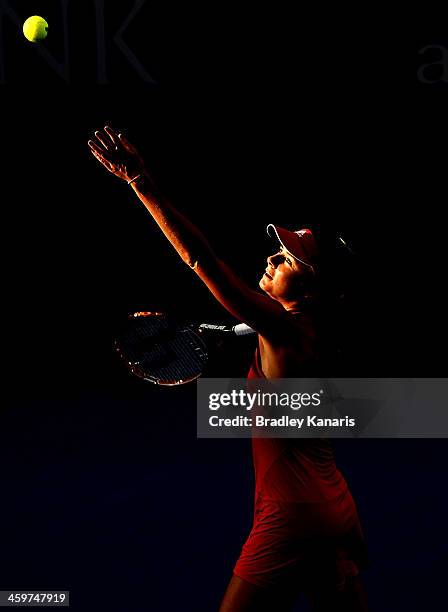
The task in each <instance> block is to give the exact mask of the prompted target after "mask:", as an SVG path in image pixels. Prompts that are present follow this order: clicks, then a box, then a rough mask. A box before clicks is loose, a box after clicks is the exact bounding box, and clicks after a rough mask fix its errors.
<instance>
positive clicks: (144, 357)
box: [115, 312, 256, 386]
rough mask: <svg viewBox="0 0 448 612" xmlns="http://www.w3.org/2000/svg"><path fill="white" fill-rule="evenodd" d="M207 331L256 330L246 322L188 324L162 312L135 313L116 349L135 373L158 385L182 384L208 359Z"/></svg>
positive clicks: (198, 372) (244, 332)
mask: <svg viewBox="0 0 448 612" xmlns="http://www.w3.org/2000/svg"><path fill="white" fill-rule="evenodd" d="M205 331H209V332H210V333H213V334H216V335H218V336H220V337H222V336H225V335H233V334H235V335H237V336H244V335H247V334H255V333H256V332H255V330H253V329H252V328H251V327H249V326H248V325H245V324H244V323H241V324H239V325H234V326H233V327H228V326H226V325H211V324H207V323H201V324H188V325H186V324H182V323H178V322H176V321H174V319H171V318H170V317H169V316H168V315H166V314H163V313H160V312H135V313H134V314H133V315H131V316H130V317H129V319H128V321H127V323H126V325H125V326H124V329H123V331H122V332H121V334H120V335H119V337H118V338H117V340H116V341H115V348H116V350H117V351H118V353H119V355H120V356H121V358H122V359H123V360H124V361H125V363H126V365H127V367H128V369H129V371H130V372H131V373H132V374H134V375H135V376H138V377H139V378H142V379H143V380H147V381H149V382H152V383H154V384H157V385H168V386H172V385H182V384H185V383H188V382H191V381H193V380H196V379H197V378H199V376H200V375H201V374H202V372H203V370H204V367H205V365H206V363H207V361H208V346H207V343H206V341H205V334H204V332H205Z"/></svg>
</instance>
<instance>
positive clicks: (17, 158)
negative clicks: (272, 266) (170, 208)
mask: <svg viewBox="0 0 448 612" xmlns="http://www.w3.org/2000/svg"><path fill="white" fill-rule="evenodd" d="M64 6H67V11H68V13H67V15H68V20H67V36H66V37H65V36H64V34H63V27H62V24H63V8H64ZM134 6H135V5H134V3H133V2H131V1H122V2H120V3H113V2H112V1H111V0H110V1H109V2H104V23H105V28H104V36H103V34H102V33H101V32H100V31H99V29H98V28H97V27H96V25H95V24H96V21H95V14H96V13H95V11H97V13H101V12H102V10H103V9H102V7H103V3H102V2H99V1H97V2H94V1H92V2H83V3H78V2H76V3H75V2H74V1H73V2H70V1H69V2H66V3H64V2H62V1H61V2H43V1H40V2H35V3H34V2H15V1H13V0H10V2H5V1H2V2H0V10H1V11H2V13H1V21H0V61H1V62H2V63H1V66H2V74H1V78H2V80H3V83H2V84H1V85H0V96H1V97H0V100H1V110H2V120H1V132H0V134H1V136H0V146H1V149H2V156H1V185H2V187H1V195H0V198H1V204H2V241H1V244H2V251H3V252H2V258H3V275H2V288H3V291H2V296H3V298H2V307H3V321H4V333H3V334H2V346H3V347H4V351H3V356H4V361H5V362H6V364H5V365H6V367H5V368H4V373H5V374H4V382H3V385H4V398H5V402H4V407H3V408H2V411H1V413H0V436H1V438H0V439H1V445H0V457H1V466H2V468H3V469H2V485H3V486H2V502H1V506H0V508H1V510H0V542H1V546H0V588H1V589H36V590H37V589H39V590H42V589H69V590H70V591H71V602H72V607H73V608H74V609H76V610H83V611H90V610H100V609H101V610H117V611H123V610H129V611H132V612H140V611H143V610H151V612H153V611H154V612H162V611H163V612H164V611H165V610H184V611H187V610H188V611H191V612H202V611H204V612H209V611H210V612H212V611H213V610H216V609H217V607H218V604H219V601H220V598H221V596H222V593H223V591H224V589H225V586H226V584H227V581H228V579H229V577H230V575H231V571H232V567H233V564H234V562H235V560H236V558H237V556H238V554H239V550H240V548H241V545H242V543H243V542H244V538H245V536H246V535H247V533H248V530H249V528H250V521H251V511H252V487H253V482H252V475H251V458H250V447H249V444H248V443H247V441H240V440H235V441H228V440H196V432H195V388H194V385H192V386H186V387H183V388H179V389H170V390H168V391H166V390H165V391H163V390H159V389H156V388H153V387H151V386H149V385H146V384H145V383H142V382H140V381H138V380H136V379H132V378H131V377H130V375H129V374H128V373H127V372H126V371H125V369H124V368H123V367H122V365H121V364H120V363H119V362H118V361H117V359H116V357H115V355H114V353H113V350H112V344H113V339H114V334H115V331H116V330H117V328H118V327H119V326H120V324H121V322H122V321H123V320H124V318H125V317H126V316H127V314H128V313H130V312H133V311H135V310H147V309H162V310H170V311H173V312H179V308H181V310H182V314H183V315H185V316H187V317H188V316H191V318H192V319H195V320H205V321H218V322H220V321H228V320H229V318H228V315H227V314H226V313H225V312H224V311H223V310H222V309H221V308H220V307H219V306H218V305H216V304H215V303H214V301H213V299H212V298H211V297H210V296H209V295H208V293H207V291H206V290H205V289H204V288H203V287H202V286H201V284H200V282H199V281H198V279H196V278H195V276H194V275H193V274H192V273H191V272H190V271H189V270H188V269H186V268H185V267H184V266H183V264H182V263H179V262H178V259H177V255H176V254H175V252H174V251H173V250H172V248H171V247H170V246H169V245H168V244H165V242H164V239H163V237H161V236H160V235H159V234H158V232H157V230H156V228H155V226H154V224H153V222H152V221H151V219H150V218H149V216H148V215H147V214H146V213H145V211H144V209H143V207H142V206H140V205H139V204H138V202H136V199H135V196H134V194H133V193H132V192H131V190H130V189H129V188H128V187H127V186H126V185H124V184H122V183H121V182H120V181H119V180H118V179H116V178H115V177H113V176H110V175H108V174H107V172H106V171H105V170H103V169H102V168H101V167H99V165H98V164H97V162H96V160H94V159H93V158H92V157H91V156H90V154H89V152H88V148H87V146H86V141H87V139H88V138H89V137H91V135H92V132H93V131H94V130H95V129H97V128H99V127H101V126H102V125H104V123H105V122H108V123H111V124H112V125H114V126H116V127H118V128H120V129H123V130H124V131H125V133H126V134H127V135H128V137H129V139H130V140H131V141H132V142H134V143H135V144H136V145H137V146H138V147H139V148H140V150H141V151H142V153H143V155H144V157H145V158H146V159H147V160H148V165H149V166H150V167H151V170H152V172H153V175H154V176H155V177H156V179H157V181H158V182H159V184H160V185H161V187H162V188H163V190H164V191H165V193H166V194H167V195H168V196H169V197H170V198H171V199H172V201H173V202H174V203H176V205H178V207H179V208H180V209H181V210H183V211H185V212H186V213H187V214H188V215H190V216H191V218H192V219H193V220H194V221H195V222H196V223H197V224H198V225H199V226H200V227H201V228H202V229H203V230H204V231H205V232H206V234H207V236H209V238H210V241H211V242H212V244H214V245H215V246H216V249H217V251H218V252H219V253H220V254H221V255H222V257H224V258H225V259H226V260H227V261H228V262H229V263H231V264H232V265H233V266H234V267H235V268H236V269H237V270H238V271H239V273H240V274H241V275H242V276H243V277H244V278H245V279H246V280H247V282H249V283H251V284H253V285H256V283H257V279H258V278H259V276H260V274H261V272H262V271H263V270H264V268H265V258H266V256H267V255H269V254H270V253H271V248H272V246H271V244H270V242H269V240H268V238H267V237H266V236H265V233H264V232H265V226H266V224H267V223H270V222H274V223H277V224H284V225H286V226H289V227H291V228H295V227H299V226H301V225H306V224H307V223H317V224H322V225H326V226H327V227H329V228H331V229H334V230H338V231H341V232H343V233H344V235H345V236H346V238H348V239H350V240H351V242H352V245H353V247H354V248H355V250H356V252H357V253H358V257H359V261H360V262H361V266H360V274H359V278H358V281H357V286H358V289H359V291H358V298H357V302H356V311H355V316H354V317H353V321H352V323H353V326H352V332H351V333H350V335H349V344H350V346H351V348H352V355H353V359H352V363H351V367H350V370H349V371H347V375H348V376H405V377H406V376H443V375H444V372H445V365H446V356H444V347H445V346H446V343H445V338H446V332H445V329H446V326H445V304H444V297H443V296H444V293H445V291H444V289H445V284H446V268H445V262H446V256H445V244H446V235H445V234H446V230H445V225H444V221H442V218H443V217H442V213H443V211H444V208H445V206H446V203H445V191H446V178H445V177H446V168H445V163H446V146H445V137H446V132H447V129H446V123H447V118H446V117H447V113H446V112H445V106H446V101H447V95H448V94H447V88H448V84H447V83H445V82H443V81H442V82H440V81H439V82H436V83H434V84H426V83H423V82H421V81H420V80H419V78H418V75H417V72H416V71H415V72H414V64H413V63H412V61H411V57H412V56H411V53H414V52H415V51H414V50H415V46H414V42H413V43H410V42H409V39H408V34H407V33H408V32H409V27H408V25H409V24H408V23H407V21H408V20H407V18H406V16H405V15H404V14H398V13H399V11H398V10H397V14H392V11H391V9H390V7H381V6H378V5H377V4H375V5H373V4H370V5H367V6H363V8H360V7H359V6H356V7H345V8H344V7H341V6H338V7H337V8H329V7H327V6H324V5H321V4H318V5H315V6H314V8H310V7H307V8H306V9H304V8H301V7H300V6H299V7H297V6H295V7H293V6H292V5H290V4H287V3H276V4H275V6H274V5H272V6H266V7H264V8H263V7H260V5H259V3H252V2H248V3H245V4H244V8H243V5H242V4H241V3H236V2H226V3H225V4H218V5H210V3H208V4H206V3H198V2H196V3H188V4H187V5H185V3H184V5H182V6H178V5H177V4H175V3H174V2H171V1H167V0H164V1H163V2H162V1H151V0H148V1H147V2H142V3H141V8H140V9H139V10H138V14H137V16H136V18H135V19H133V20H132V21H131V22H130V23H129V26H128V27H127V28H126V29H125V30H124V32H123V40H124V41H125V42H126V43H127V44H128V45H129V47H130V48H132V50H133V53H134V57H135V58H137V60H138V63H139V65H140V66H144V68H145V70H146V73H147V74H149V75H150V76H151V79H152V80H153V83H150V82H149V81H148V80H145V78H143V77H142V72H140V73H139V72H138V71H137V69H136V67H137V64H136V62H135V60H134V61H129V59H127V58H126V57H125V55H124V54H123V52H122V51H121V50H120V48H119V46H118V45H117V44H116V43H115V42H114V36H115V34H116V32H117V31H118V30H119V29H120V28H121V27H122V26H123V24H124V23H125V22H126V19H127V18H128V15H129V14H130V12H131V10H132V9H133V7H134ZM425 6H426V8H425V10H424V11H423V10H420V12H418V11H417V15H416V16H417V29H418V36H417V51H416V55H415V57H416V62H417V69H418V66H419V64H421V57H420V56H419V53H418V52H419V49H421V48H422V47H424V46H425V45H432V44H439V45H447V46H448V35H447V34H446V32H445V31H444V28H443V23H442V22H443V20H442V14H441V12H440V9H439V7H438V6H437V5H435V4H434V5H432V6H429V5H427V4H426V5H425ZM137 8H138V6H137ZM136 10H137V9H136ZM32 14H41V15H42V16H44V17H45V18H46V19H47V20H48V22H49V24H50V35H49V37H48V39H47V40H46V41H45V42H44V43H43V44H42V45H41V51H39V50H38V46H37V45H31V44H30V43H27V41H26V40H25V39H24V38H23V36H22V34H21V27H20V26H21V23H22V22H23V21H24V19H25V18H26V17H28V16H29V15H32ZM103 43H104V44H103ZM64 45H66V53H67V54H68V55H67V56H66V59H67V66H68V68H67V70H62V72H59V73H58V72H57V71H55V69H54V68H53V67H52V66H51V65H50V63H49V62H51V61H56V62H63V60H64ZM42 48H43V49H45V50H46V51H45V52H46V53H48V54H49V55H47V56H45V52H44V54H43V53H42ZM98 49H101V50H102V49H104V55H102V56H101V57H103V59H105V61H106V65H107V71H106V72H107V74H106V76H105V72H104V71H102V72H101V75H100V76H101V78H100V79H99V76H98V59H97V58H98V55H97V53H98ZM101 52H102V51H101ZM50 56H51V58H53V60H49V59H48V58H49V57H50ZM434 78H437V74H436V76H435V77H434ZM99 80H100V81H102V82H98V81H99ZM252 349H253V347H252V345H251V341H250V340H243V341H241V342H237V341H236V340H235V341H232V342H230V343H229V344H228V345H227V346H225V347H223V349H222V352H221V354H218V355H216V356H215V358H214V360H213V362H212V363H211V365H210V369H209V372H211V373H216V372H219V373H220V375H226V374H227V373H229V375H238V374H239V375H244V374H245V371H246V370H247V364H248V363H249V361H250V358H251V352H252ZM445 451H446V442H445V440H347V441H338V442H337V444H336V452H337V458H338V463H339V465H340V467H341V469H342V471H343V472H344V474H345V476H346V478H347V480H348V482H349V484H350V486H351V488H352V491H353V494H354V497H355V499H356V500H357V503H358V507H359V511H360V514H361V518H362V520H363V524H364V528H365V532H366V538H367V541H368V544H369V548H370V555H371V567H370V568H369V569H368V570H367V571H366V572H365V581H366V585H367V588H368V590H369V595H370V600H371V604H372V610H374V611H378V612H392V611H393V612H395V611H397V610H420V609H421V608H422V607H423V606H424V605H426V607H431V606H432V609H441V607H443V605H444V603H445V602H446V586H445V576H446V571H447V569H448V556H447V541H448V537H447V536H448V534H447V528H446V526H445V525H446V523H445V519H446V511H447V498H446V481H447V459H446V456H445ZM301 609H302V608H301ZM305 609H306V607H303V610H305Z"/></svg>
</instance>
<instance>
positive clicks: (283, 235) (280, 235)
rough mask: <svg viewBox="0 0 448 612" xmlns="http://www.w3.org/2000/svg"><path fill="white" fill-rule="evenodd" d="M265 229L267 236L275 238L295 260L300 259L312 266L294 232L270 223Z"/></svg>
mask: <svg viewBox="0 0 448 612" xmlns="http://www.w3.org/2000/svg"><path fill="white" fill-rule="evenodd" d="M266 231H267V233H268V236H270V237H271V238H276V239H277V240H278V241H279V242H280V244H281V245H282V247H283V248H285V249H286V250H287V251H288V253H290V254H291V255H292V257H294V259H297V261H300V262H301V263H303V264H305V265H306V266H309V267H310V268H313V264H312V262H311V261H309V258H308V256H307V253H306V252H305V250H304V249H303V248H302V245H301V244H300V240H299V238H298V236H297V234H296V233H295V232H291V231H290V230H287V229H285V228H284V227H279V226H278V225H273V224H272V223H270V224H269V225H268V226H267V228H266Z"/></svg>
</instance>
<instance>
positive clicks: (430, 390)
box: [197, 378, 448, 438]
mask: <svg viewBox="0 0 448 612" xmlns="http://www.w3.org/2000/svg"><path fill="white" fill-rule="evenodd" d="M197 390H198V394H197V435H198V437H199V438H249V437H269V438H320V437H335V438H353V437H362V438H428V437H438V438H448V404H447V397H448V378H367V379H360V378H332V379H319V378H309V379H292V378H289V379H276V380H275V381H266V380H263V379H257V380H251V381H247V380H245V379H225V378H214V379H211V378H202V379H199V380H198V383H197Z"/></svg>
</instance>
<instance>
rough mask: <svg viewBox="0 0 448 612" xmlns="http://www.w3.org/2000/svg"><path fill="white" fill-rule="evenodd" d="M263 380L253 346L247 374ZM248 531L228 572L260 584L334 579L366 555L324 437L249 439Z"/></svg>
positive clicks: (337, 580) (348, 495) (351, 570)
mask: <svg viewBox="0 0 448 612" xmlns="http://www.w3.org/2000/svg"><path fill="white" fill-rule="evenodd" d="M255 378H264V375H263V372H262V371H261V367H260V364H259V361H258V352H256V355H255V359H254V362H253V364H252V367H251V369H250V372H249V375H248V380H249V382H250V380H251V379H255ZM252 449H253V460H254V467H255V508H254V510H255V511H254V522H253V527H252V531H251V533H250V535H249V537H248V539H247V541H246V543H245V545H244V547H243V549H242V552H241V555H240V558H239V560H238V562H237V564H236V566H235V569H234V573H235V574H236V575H237V576H239V577H240V578H242V579H244V580H247V581H248V582H250V583H252V584H256V585H259V586H279V585H282V584H283V583H285V582H286V583H287V582H290V581H291V580H294V583H295V584H298V581H300V580H304V581H306V580H308V581H310V580H313V578H312V576H311V575H310V571H311V569H310V568H314V570H312V571H313V572H316V571H317V573H318V574H319V573H320V574H322V573H323V574H325V576H326V577H327V579H328V580H330V581H333V582H334V585H335V586H336V585H337V584H342V583H343V581H344V580H345V576H348V575H356V574H357V573H358V568H357V562H358V563H361V564H362V563H363V562H364V560H365V548H364V541H363V536H362V530H361V526H360V522H359V518H358V513H357V509H356V505H355V502H354V500H353V498H352V496H351V493H350V491H349V488H348V486H347V483H346V481H345V479H344V477H343V476H342V474H341V472H340V471H339V470H338V468H337V467H336V464H335V461H334V456H333V449H332V445H331V442H330V440H327V439H323V438H321V439H300V438H297V439H291V438H287V439H281V438H274V439H268V438H252Z"/></svg>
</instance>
